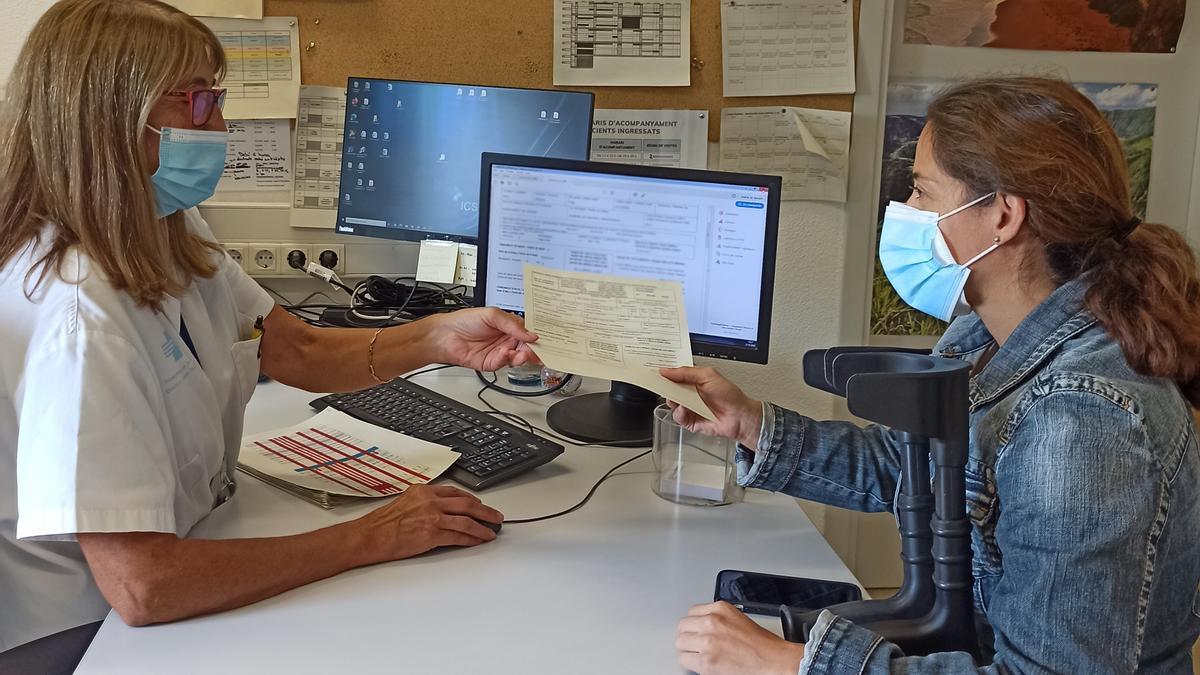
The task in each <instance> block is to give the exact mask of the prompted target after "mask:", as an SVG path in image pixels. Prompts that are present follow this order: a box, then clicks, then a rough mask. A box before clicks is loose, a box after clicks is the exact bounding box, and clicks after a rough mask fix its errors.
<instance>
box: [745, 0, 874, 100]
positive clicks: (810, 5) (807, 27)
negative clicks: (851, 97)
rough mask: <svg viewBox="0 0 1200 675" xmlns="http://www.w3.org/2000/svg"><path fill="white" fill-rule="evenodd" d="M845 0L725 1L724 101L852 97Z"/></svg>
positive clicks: (850, 10)
mask: <svg viewBox="0 0 1200 675" xmlns="http://www.w3.org/2000/svg"><path fill="white" fill-rule="evenodd" d="M853 18H854V7H853V6H852V4H851V3H849V2H846V1H845V0H721V53H722V60H721V64H722V68H723V71H724V73H723V74H724V93H725V95H726V96H786V95H791V94H852V93H854V23H853Z"/></svg>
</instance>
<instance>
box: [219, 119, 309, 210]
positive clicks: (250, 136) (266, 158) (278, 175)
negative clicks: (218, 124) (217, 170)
mask: <svg viewBox="0 0 1200 675" xmlns="http://www.w3.org/2000/svg"><path fill="white" fill-rule="evenodd" d="M225 125H226V126H227V127H228V128H229V148H228V150H227V151H226V153H225V171H224V173H222V174H221V181H220V182H219V183H217V190H219V191H222V192H227V191H236V192H262V191H265V190H286V189H288V188H289V187H291V185H292V140H291V133H290V130H289V124H288V121H287V120H226V122H225Z"/></svg>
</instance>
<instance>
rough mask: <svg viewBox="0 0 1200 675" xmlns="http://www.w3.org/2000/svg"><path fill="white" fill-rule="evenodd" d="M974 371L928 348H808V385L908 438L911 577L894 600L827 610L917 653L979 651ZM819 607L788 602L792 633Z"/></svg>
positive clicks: (904, 552) (905, 512) (800, 634)
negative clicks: (974, 574)
mask: <svg viewBox="0 0 1200 675" xmlns="http://www.w3.org/2000/svg"><path fill="white" fill-rule="evenodd" d="M969 379H970V365H969V364H967V363H964V362H962V361H957V360H953V359H945V358H940V357H934V356H930V355H929V354H928V352H920V351H914V350H905V349H884V348H874V347H836V348H833V349H823V350H815V351H810V352H808V353H807V354H805V355H804V381H805V383H806V384H808V385H809V386H812V387H815V388H817V389H821V390H822V391H826V392H829V393H831V394H836V395H838V396H842V397H844V398H845V399H846V402H847V406H848V407H849V410H850V412H851V413H853V414H854V415H857V416H858V417H861V418H863V419H866V420H870V421H872V422H876V423H878V424H882V425H885V426H887V427H890V428H891V429H892V430H894V431H896V432H897V433H898V434H899V436H900V439H901V441H902V443H903V453H902V456H901V465H902V468H903V482H902V484H901V486H900V491H899V494H898V495H897V497H896V511H897V513H898V515H899V520H900V539H901V554H900V557H901V560H902V561H903V563H904V582H903V585H902V586H901V588H900V590H899V591H898V592H897V593H896V595H894V596H892V597H891V598H887V599H884V600H864V601H859V602H850V603H844V604H840V605H834V606H831V607H826V608H824V609H828V610H829V611H831V612H833V613H834V614H837V615H838V616H840V617H844V618H846V619H848V620H850V621H853V622H854V623H856V624H858V625H860V626H864V627H866V628H869V629H870V630H872V631H875V632H876V633H879V634H880V635H882V636H883V637H884V638H886V639H887V640H889V641H891V642H893V643H895V644H896V645H898V646H899V647H900V648H901V649H903V650H904V652H905V653H906V654H909V655H925V654H931V653H934V652H946V651H965V652H968V653H970V654H972V655H973V656H974V657H975V658H976V660H978V659H979V646H978V643H977V641H976V636H975V622H974V604H973V599H972V595H971V539H970V537H971V523H970V521H969V520H968V518H967V513H966V462H967V451H968V428H969V421H968V398H967V395H968V386H969ZM931 455H932V458H933V462H932V465H931V463H930V456H931ZM931 469H932V471H933V481H932V490H931V489H930V471H931ZM820 611H821V610H820V609H814V608H793V607H788V606H786V605H785V606H782V607H780V618H781V620H782V621H783V628H784V636H785V637H786V638H787V639H788V640H790V641H792V642H804V641H805V640H806V639H807V637H808V633H809V631H810V630H811V629H812V626H813V624H814V623H816V620H817V616H818V615H819V614H820Z"/></svg>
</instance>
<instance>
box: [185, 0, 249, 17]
mask: <svg viewBox="0 0 1200 675" xmlns="http://www.w3.org/2000/svg"><path fill="white" fill-rule="evenodd" d="M165 1H166V3H167V4H168V5H174V6H176V7H178V8H179V9H182V10H183V11H185V12H187V13H188V14H191V15H192V16H221V17H228V18H231V19H261V18H263V8H262V6H263V4H262V0H165Z"/></svg>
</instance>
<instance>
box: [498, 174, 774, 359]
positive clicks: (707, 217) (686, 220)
mask: <svg viewBox="0 0 1200 675" xmlns="http://www.w3.org/2000/svg"><path fill="white" fill-rule="evenodd" d="M780 184H781V181H780V179H779V178H778V177H775V176H756V175H747V174H735V173H724V172H717V171H692V170H684V169H665V168H658V167H644V166H630V165H621V164H607V163H600V162H578V161H564V160H554V159H547V158H541V157H518V156H511V155H494V154H490V153H489V154H485V155H484V156H483V171H482V179H481V186H480V214H479V215H480V224H479V228H480V229H479V245H480V251H479V261H478V263H477V264H478V275H477V279H478V280H477V285H476V289H475V297H476V301H477V302H479V303H481V304H486V305H488V306H493V307H500V308H502V309H507V310H510V311H517V312H520V311H523V310H524V285H523V267H524V264H525V263H527V262H528V263H534V264H538V265H543V266H546V267H550V268H554V269H561V270H572V271H579V272H597V273H602V274H611V275H616V276H624V277H638V278H649V279H659V280H674V281H679V282H680V283H681V284H682V285H683V296H684V303H685V304H686V307H687V315H688V324H689V325H688V328H689V330H690V332H691V336H692V351H693V353H695V354H696V355H699V356H711V357H717V358H727V359H736V360H741V361H750V362H753V363H766V361H767V352H768V345H769V341H770V333H771V296H772V288H773V286H774V281H775V245H776V239H777V236H778V230H779V195H780Z"/></svg>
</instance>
